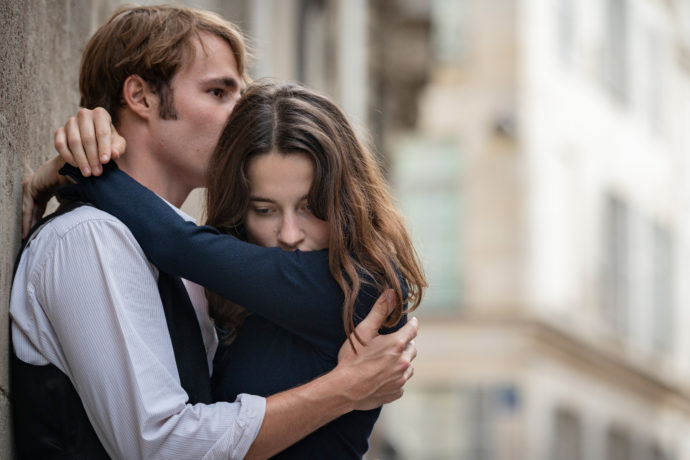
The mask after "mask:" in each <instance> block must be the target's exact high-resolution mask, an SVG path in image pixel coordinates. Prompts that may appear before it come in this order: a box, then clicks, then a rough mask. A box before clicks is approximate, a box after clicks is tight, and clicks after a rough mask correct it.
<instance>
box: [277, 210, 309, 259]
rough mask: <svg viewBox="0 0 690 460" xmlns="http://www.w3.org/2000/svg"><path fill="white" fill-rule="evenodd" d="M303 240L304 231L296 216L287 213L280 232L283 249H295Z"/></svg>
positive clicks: (279, 236) (279, 240) (279, 241)
mask: <svg viewBox="0 0 690 460" xmlns="http://www.w3.org/2000/svg"><path fill="white" fill-rule="evenodd" d="M303 240H304V232H303V231H302V229H301V228H300V226H299V224H298V222H297V220H296V219H295V216H290V215H287V216H285V217H283V221H282V223H281V226H280V231H279V233H278V243H280V246H281V247H282V248H283V249H288V250H295V249H297V246H298V245H299V244H300V243H301V242H302V241H303Z"/></svg>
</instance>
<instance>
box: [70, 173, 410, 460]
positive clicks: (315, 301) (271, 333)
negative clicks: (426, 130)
mask: <svg viewBox="0 0 690 460" xmlns="http://www.w3.org/2000/svg"><path fill="white" fill-rule="evenodd" d="M104 169H105V171H104V174H103V175H102V177H100V178H88V179H84V178H82V177H81V175H80V173H79V171H78V170H77V169H76V168H72V167H69V166H68V167H65V168H63V173H66V174H69V175H70V176H71V177H73V178H74V179H76V180H77V181H78V182H79V184H78V185H75V186H68V187H66V188H64V189H63V190H62V191H61V193H62V194H63V196H73V197H77V198H79V199H81V200H84V201H89V202H91V203H93V204H94V205H95V206H97V207H98V208H100V209H102V210H103V211H105V212H107V213H110V214H112V215H114V216H115V217H117V218H118V219H120V220H121V221H122V222H123V223H124V224H125V225H127V227H129V229H130V230H131V232H132V234H133V235H134V237H135V238H136V239H137V241H138V242H139V244H140V245H141V247H142V249H143V250H144V252H145V253H146V256H147V257H148V258H149V259H150V260H151V262H152V263H153V264H154V265H156V266H157V267H158V268H159V269H160V270H162V271H165V272H167V273H171V274H174V275H177V276H181V277H183V278H186V279H188V280H190V281H194V282H196V283H198V284H200V285H202V286H205V287H207V288H208V289H210V290H212V291H214V292H216V293H218V294H220V295H221V296H223V297H225V298H227V299H229V300H231V301H233V302H235V303H237V304H239V305H242V306H243V307H245V308H246V309H247V310H249V311H251V312H253V313H255V314H254V315H251V316H250V317H248V318H247V320H246V321H245V323H244V324H243V326H242V327H241V328H240V330H239V332H238V336H237V338H236V340H235V341H234V342H233V343H232V344H231V345H230V346H224V345H221V347H220V348H219V350H218V353H217V355H216V359H215V361H214V374H213V384H214V395H215V397H216V400H219V401H220V400H222V401H234V399H235V397H236V396H237V395H238V394H239V393H249V394H256V395H260V396H269V395H271V394H274V393H278V392H280V391H283V390H287V389H289V388H292V387H294V386H297V385H299V384H302V383H306V382H308V381H310V380H313V379H314V378H316V377H318V376H319V375H322V374H324V373H326V372H328V371H330V370H331V369H333V368H334V367H335V365H336V364H337V355H338V350H339V349H340V346H341V345H342V344H343V343H344V342H345V339H346V334H345V331H344V328H343V323H342V304H343V300H344V297H343V293H342V291H341V289H340V287H339V286H338V284H337V283H336V282H335V280H334V279H333V277H332V276H331V273H330V271H329V267H328V251H327V250H321V251H312V252H300V251H295V252H287V251H283V250H281V249H280V248H264V247H261V246H256V245H253V244H250V243H247V242H244V241H241V240H238V239H237V238H235V237H233V236H230V235H225V234H222V233H220V232H219V231H218V230H216V229H215V228H213V227H209V226H197V225H195V224H194V223H192V222H187V221H185V220H184V219H182V218H181V217H180V216H179V215H178V214H177V213H176V212H175V211H174V210H173V209H172V208H171V207H170V206H168V205H167V204H166V203H165V202H164V201H163V200H161V199H160V198H159V197H158V196H156V195H155V194H154V193H153V192H151V191H150V190H148V189H147V188H145V187H144V186H142V185H141V184H139V183H138V182H136V181H135V180H134V179H132V178H131V177H130V176H128V175H127V174H125V173H124V172H122V171H120V170H119V169H117V167H116V166H110V165H108V166H107V167H106V168H104ZM362 286H363V287H362V289H361V290H360V292H359V294H358V298H357V302H356V304H355V323H358V322H359V321H361V319H363V318H364V317H365V316H366V314H367V313H368V312H369V310H370V309H371V307H372V306H373V304H374V302H375V300H376V298H377V297H378V294H379V293H378V292H377V291H376V289H374V288H373V287H371V286H370V285H367V284H365V283H362ZM404 321H405V319H403V321H401V323H400V324H399V325H398V327H400V326H402V324H403V323H404ZM379 412H380V409H375V410H371V411H354V412H351V413H349V414H346V415H344V416H342V417H340V418H338V419H336V420H334V421H333V422H331V423H329V424H327V425H325V426H324V427H322V428H321V429H319V430H317V431H316V432H314V433H312V434H311V435H310V436H308V437H306V438H305V439H303V440H302V441H300V442H298V443H297V444H295V445H293V446H292V447H290V448H288V449H286V450H285V451H283V452H281V453H280V454H279V455H278V456H276V458H295V459H298V458H299V459H310V458H313V459H317V458H329V459H340V458H342V459H352V458H361V457H362V455H364V453H365V452H366V451H367V448H368V438H369V435H370V433H371V430H372V428H373V426H374V423H375V422H376V419H377V417H378V415H379Z"/></svg>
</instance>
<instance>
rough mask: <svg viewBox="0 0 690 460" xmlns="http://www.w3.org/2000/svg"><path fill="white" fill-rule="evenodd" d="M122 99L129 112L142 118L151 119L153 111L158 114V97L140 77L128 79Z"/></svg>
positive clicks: (132, 76)
mask: <svg viewBox="0 0 690 460" xmlns="http://www.w3.org/2000/svg"><path fill="white" fill-rule="evenodd" d="M122 98H123V99H124V102H125V105H126V106H127V107H128V108H129V110H131V111H132V112H134V113H136V114H137V115H139V116H140V117H142V118H149V117H150V116H151V113H152V111H153V110H155V113H158V106H157V104H158V96H157V95H156V93H154V92H153V91H152V90H151V87H150V85H149V84H148V82H147V81H146V80H144V79H143V78H141V77H140V76H139V75H130V76H129V77H127V79H126V80H125V83H124V84H123V85H122Z"/></svg>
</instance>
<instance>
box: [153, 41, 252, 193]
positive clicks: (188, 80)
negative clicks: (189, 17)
mask: <svg viewBox="0 0 690 460" xmlns="http://www.w3.org/2000/svg"><path fill="white" fill-rule="evenodd" d="M201 42H203V47H202V45H201V43H200V42H199V41H198V40H195V41H194V47H195V55H194V57H193V59H192V60H190V61H189V62H187V63H186V64H185V65H184V66H183V67H182V68H181V69H180V70H179V71H178V72H177V74H175V76H174V77H173V78H172V79H171V81H170V88H171V90H172V99H173V106H174V109H175V112H176V114H177V117H176V119H167V120H165V119H161V118H160V117H157V118H156V119H154V120H153V122H152V128H153V130H152V137H153V139H152V141H153V142H154V145H153V146H152V147H153V150H154V151H155V152H157V154H159V155H161V159H162V160H163V161H161V164H164V165H165V167H168V168H170V169H169V170H168V172H169V173H170V177H174V178H175V179H176V180H177V181H179V182H180V183H184V184H185V185H187V186H188V187H189V188H190V190H191V189H192V188H196V187H202V186H204V185H205V182H206V171H207V168H208V163H209V160H210V158H211V154H212V153H213V150H214V148H215V146H216V143H217V142H218V138H219V137H220V133H221V131H222V130H223V127H224V126H225V123H226V121H227V119H228V115H230V112H232V109H233V108H234V107H235V104H236V103H237V101H238V100H239V97H240V90H241V89H242V85H243V84H244V83H243V81H242V78H241V77H240V74H239V72H238V70H237V62H236V60H235V56H234V54H233V52H232V49H231V48H230V45H228V44H227V42H225V41H224V40H223V39H222V38H220V37H218V36H215V35H211V34H206V33H202V34H201Z"/></svg>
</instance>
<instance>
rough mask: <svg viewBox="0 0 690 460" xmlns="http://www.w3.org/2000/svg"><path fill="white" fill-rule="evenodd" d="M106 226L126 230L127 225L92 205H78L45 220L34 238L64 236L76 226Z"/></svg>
mask: <svg viewBox="0 0 690 460" xmlns="http://www.w3.org/2000/svg"><path fill="white" fill-rule="evenodd" d="M101 225H104V226H108V227H111V228H116V229H121V230H127V227H126V226H125V225H124V224H123V223H122V222H120V221H119V220H118V219H117V218H116V217H114V216H112V215H110V214H108V213H107V212H104V211H101V210H100V209H98V208H96V207H94V206H87V205H84V206H80V207H78V208H76V209H73V210H72V211H69V212H66V213H65V214H61V215H59V216H56V217H55V218H53V219H51V220H50V221H48V222H46V224H45V225H44V226H43V227H41V228H40V230H39V231H38V233H37V234H36V238H39V237H41V236H45V235H48V234H53V235H55V236H64V235H66V234H67V233H69V232H70V230H73V229H75V228H77V227H82V228H83V227H84V226H93V227H94V228H96V227H98V226H101Z"/></svg>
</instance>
